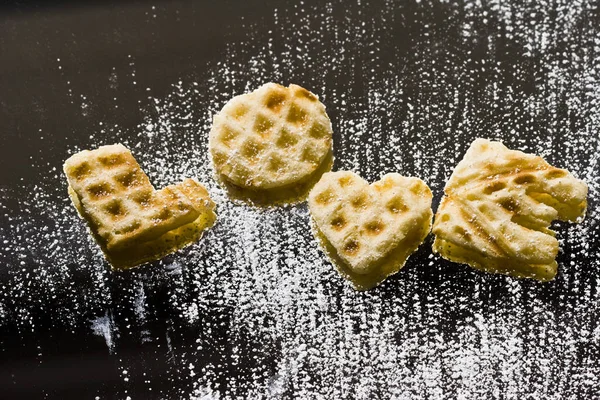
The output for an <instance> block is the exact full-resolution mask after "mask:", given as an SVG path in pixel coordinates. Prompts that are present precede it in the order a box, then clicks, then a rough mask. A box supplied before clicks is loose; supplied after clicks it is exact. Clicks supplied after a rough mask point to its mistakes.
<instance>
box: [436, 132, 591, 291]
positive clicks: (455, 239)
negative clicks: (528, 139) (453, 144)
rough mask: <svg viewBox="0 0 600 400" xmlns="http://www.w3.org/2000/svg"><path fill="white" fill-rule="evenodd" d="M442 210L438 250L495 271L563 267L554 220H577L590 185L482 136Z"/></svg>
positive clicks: (545, 271) (532, 273) (538, 275)
mask: <svg viewBox="0 0 600 400" xmlns="http://www.w3.org/2000/svg"><path fill="white" fill-rule="evenodd" d="M444 192H445V196H444V198H443V199H442V202H441V204H440V207H439V209H438V211H437V213H436V217H435V223H434V226H433V233H434V234H435V235H436V238H435V242H434V245H433V250H434V251H435V252H437V253H440V254H441V255H442V257H444V258H446V259H448V260H451V261H455V262H458V263H464V264H468V265H470V266H472V267H474V268H477V269H481V270H484V271H487V272H493V273H503V274H508V275H513V276H516V277H529V278H535V279H538V280H541V281H548V280H551V279H553V278H554V276H555V275H556V270H557V264H556V261H555V258H556V255H557V253H558V241H557V240H556V239H555V237H554V234H555V233H554V232H553V231H552V230H550V229H549V226H550V223H551V222H552V221H553V220H556V219H559V220H563V221H571V222H576V221H579V220H581V219H582V218H583V216H584V215H585V210H586V206H587V202H586V198H587V185H586V184H585V183H584V182H583V181H581V180H579V179H576V178H574V177H573V175H571V174H570V173H569V172H568V171H566V170H564V169H559V168H554V167H552V166H551V165H549V164H548V163H547V162H546V161H544V160H543V159H542V158H541V157H538V156H535V155H530V154H526V153H523V152H520V151H515V150H509V149H507V148H506V147H505V146H504V145H503V144H502V143H500V142H492V141H489V140H484V139H477V140H475V141H474V142H473V143H472V144H471V147H470V148H469V150H467V153H466V154H465V156H464V158H463V160H462V161H461V162H460V163H459V164H458V165H457V166H456V168H455V169H454V172H453V173H452V176H451V177H450V179H449V181H448V183H447V184H446V187H445V189H444Z"/></svg>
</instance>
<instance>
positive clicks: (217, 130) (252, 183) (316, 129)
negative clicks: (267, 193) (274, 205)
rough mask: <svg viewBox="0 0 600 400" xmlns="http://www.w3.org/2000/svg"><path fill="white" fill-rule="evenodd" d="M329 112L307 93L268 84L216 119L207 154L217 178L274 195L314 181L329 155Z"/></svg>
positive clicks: (229, 105) (239, 99)
mask: <svg viewBox="0 0 600 400" xmlns="http://www.w3.org/2000/svg"><path fill="white" fill-rule="evenodd" d="M331 144H332V129H331V122H330V121H329V117H328V116H327V113H326V112H325V106H324V105H323V104H322V103H321V102H320V101H319V99H318V98H317V96H315V95H314V94H312V93H311V92H309V91H308V90H306V89H304V88H302V87H300V86H297V85H293V84H292V85H290V86H289V87H288V88H286V87H284V86H281V85H278V84H276V83H267V84H265V85H263V86H261V87H260V88H259V89H257V90H255V91H254V92H252V93H247V94H243V95H240V96H236V97H234V98H233V99H231V100H230V101H229V102H228V103H227V104H225V106H224V107H223V109H222V110H221V111H220V112H219V113H218V114H217V115H215V117H214V119H213V125H212V129H211V131H210V137H209V148H210V153H211V156H212V159H213V163H214V166H215V169H216V171H217V173H218V174H220V175H222V176H223V177H224V178H225V179H226V180H228V181H229V182H231V183H233V184H234V185H237V186H240V187H242V188H246V189H260V190H263V189H276V188H282V187H287V186H291V185H295V184H297V183H301V182H303V181H305V180H306V179H307V178H308V177H310V176H311V175H312V174H313V173H314V172H315V171H317V169H318V168H319V166H320V165H321V164H322V163H323V162H324V160H325V159H326V158H327V155H328V154H329V153H330V151H331Z"/></svg>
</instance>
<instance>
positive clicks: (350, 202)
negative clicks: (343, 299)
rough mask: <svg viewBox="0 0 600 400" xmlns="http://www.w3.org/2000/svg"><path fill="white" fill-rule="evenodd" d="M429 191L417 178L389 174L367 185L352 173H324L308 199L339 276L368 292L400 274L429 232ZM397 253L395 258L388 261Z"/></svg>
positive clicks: (430, 212)
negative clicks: (340, 263)
mask: <svg viewBox="0 0 600 400" xmlns="http://www.w3.org/2000/svg"><path fill="white" fill-rule="evenodd" d="M431 199H432V195H431V191H430V190H429V188H428V187H427V185H426V184H425V183H424V182H423V181H421V180H420V179H418V178H406V177H403V176H401V175H399V174H395V173H393V174H387V175H385V176H384V177H383V178H382V179H381V180H380V181H378V182H375V183H373V184H371V185H369V184H368V183H367V182H366V181H365V180H363V179H362V178H361V177H359V176H358V175H356V174H354V173H352V172H348V171H338V172H330V173H326V174H324V175H323V177H322V178H321V180H320V181H319V183H317V184H316V185H315V187H314V188H313V189H312V190H311V192H310V194H309V199H308V205H309V208H310V212H311V215H312V217H313V220H314V221H315V223H316V226H317V228H318V231H317V234H318V235H320V234H322V236H323V238H324V239H326V242H325V243H323V244H324V245H325V246H326V248H327V247H329V250H334V251H330V255H332V258H333V259H334V261H336V260H340V261H341V262H342V265H339V263H337V262H336V266H338V268H340V270H341V272H342V273H343V274H344V275H345V276H346V277H348V278H350V279H351V281H352V282H353V283H354V285H355V287H357V288H358V289H368V288H370V287H372V286H374V285H376V284H377V283H379V282H381V281H382V280H383V279H385V277H387V276H388V275H390V274H393V273H395V272H397V271H398V270H399V269H400V268H402V266H403V265H404V263H405V262H406V259H407V258H408V256H409V255H410V254H411V253H412V252H414V251H415V250H416V249H417V247H418V246H419V245H420V244H421V242H422V241H423V240H424V239H425V237H427V234H428V233H429V231H430V229H431V219H432V216H433V213H432V211H431ZM391 255H393V257H391V258H390V257H389V256H391Z"/></svg>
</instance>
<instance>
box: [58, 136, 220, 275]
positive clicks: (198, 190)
mask: <svg viewBox="0 0 600 400" xmlns="http://www.w3.org/2000/svg"><path fill="white" fill-rule="evenodd" d="M64 171H65V174H66V176H67V180H68V181H69V195H70V196H71V199H72V200H73V204H74V205H75V207H76V208H77V211H78V212H79V214H80V215H81V216H82V218H84V219H85V220H86V221H87V222H88V225H89V227H90V229H91V231H92V233H93V235H94V237H95V239H96V241H97V242H98V243H99V244H100V247H101V248H102V250H103V251H104V253H105V255H106V257H107V259H108V260H109V261H110V262H111V264H112V265H113V266H114V267H116V268H128V267H132V266H135V265H138V264H141V263H143V262H147V261H152V260H155V259H158V258H160V257H162V256H164V255H165V254H168V253H170V252H172V251H175V250H177V249H179V248H181V247H183V246H185V245H187V244H189V243H191V242H193V241H194V240H197V239H198V238H199V237H200V236H201V234H202V231H203V230H204V229H206V228H208V227H210V226H211V225H212V224H213V223H214V220H215V215H214V212H213V209H214V203H213V202H212V200H211V199H210V197H209V196H208V192H207V191H206V189H205V188H204V187H203V186H202V185H200V184H199V183H198V182H196V181H194V180H193V179H186V180H185V181H184V182H182V183H178V184H176V185H171V186H167V187H166V188H164V189H161V190H155V189H154V188H153V187H152V185H151V184H150V181H149V180H148V176H146V174H145V173H144V171H142V169H141V168H140V166H139V164H138V163H137V161H136V160H135V158H133V156H132V155H131V152H129V150H127V148H125V147H124V146H122V145H111V146H102V147H100V148H98V149H96V150H93V151H88V150H85V151H82V152H80V153H77V154H75V155H73V156H71V157H70V158H69V159H68V160H67V161H66V162H65V164H64Z"/></svg>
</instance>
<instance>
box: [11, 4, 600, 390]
mask: <svg viewBox="0 0 600 400" xmlns="http://www.w3.org/2000/svg"><path fill="white" fill-rule="evenodd" d="M451 3H453V2H440V5H439V9H437V10H435V12H438V13H445V14H447V20H446V22H445V24H443V25H442V24H441V23H440V22H439V20H436V19H429V18H428V13H430V12H431V10H430V8H432V7H433V6H431V5H425V4H417V5H410V6H409V5H403V6H401V5H398V4H396V3H395V2H392V1H390V2H388V3H386V4H384V6H383V7H382V12H381V14H380V15H379V16H377V17H376V18H373V17H365V15H366V14H365V13H361V12H360V10H361V8H362V7H368V6H369V5H360V4H359V6H357V7H352V8H348V9H346V8H345V7H344V5H343V4H341V3H337V2H332V3H327V5H326V6H325V7H323V8H322V9H321V10H319V11H317V12H316V14H315V11H314V10H312V9H311V7H308V6H304V5H303V3H302V2H300V3H299V4H298V5H296V6H290V7H289V8H288V9H285V10H284V9H275V10H274V12H273V15H268V16H265V19H266V20H268V22H269V23H268V24H269V25H272V26H273V28H272V30H269V31H266V32H264V33H261V32H263V31H264V30H261V29H258V28H257V27H254V26H248V25H245V23H244V22H243V20H242V21H240V23H241V29H243V30H244V32H247V35H246V38H244V39H243V40H238V41H232V42H231V43H230V44H229V45H228V47H227V48H226V49H224V50H223V55H222V59H221V60H220V61H218V62H216V63H214V64H211V65H209V66H208V67H207V71H206V76H204V77H203V78H204V80H202V81H200V80H198V81H196V80H193V79H191V78H182V79H181V81H179V82H174V83H173V91H172V93H171V94H169V95H168V96H166V97H165V98H153V97H149V98H148V101H147V104H145V105H144V107H145V110H146V114H145V118H144V120H143V121H141V122H140V124H139V125H138V126H137V127H135V128H124V127H119V126H113V125H112V124H105V126H103V129H102V132H101V133H100V134H97V135H95V136H93V137H90V141H89V143H88V144H87V147H89V148H92V147H95V146H98V145H101V144H106V143H110V142H114V141H121V142H123V143H124V144H125V145H127V146H128V147H129V148H130V149H132V151H133V153H134V155H135V157H136V158H137V159H138V161H139V162H140V163H141V165H142V167H143V168H144V170H145V171H146V172H147V173H148V175H149V176H150V179H151V181H152V182H153V183H154V184H155V186H156V187H163V186H165V185H167V184H170V183H173V182H176V181H179V180H181V179H183V178H184V177H190V176H191V177H196V178H197V179H198V180H199V181H201V182H202V183H204V184H205V185H206V186H207V188H208V189H209V192H210V195H211V197H212V198H213V199H214V200H215V202H216V204H217V213H218V217H219V219H218V223H217V225H216V226H215V227H214V228H213V229H211V230H210V231H209V232H207V233H206V235H205V237H204V238H203V239H202V240H201V241H200V242H199V243H197V244H194V245H193V246H191V247H189V248H187V249H185V250H183V251H181V252H179V253H177V254H175V255H172V256H168V257H166V258H165V259H164V260H162V261H160V262H157V263H155V264H154V265H152V266H149V267H146V268H143V269H141V270H140V271H137V272H133V273H128V274H116V273H113V272H110V271H109V269H108V268H107V264H106V262H105V261H104V260H103V257H102V254H101V252H100V250H99V249H98V248H97V246H96V245H95V244H94V243H93V240H92V239H91V238H90V237H89V236H88V234H87V233H86V230H85V227H84V225H83V223H82V222H81V221H80V220H79V218H78V217H77V214H76V212H75V210H74V209H73V207H71V205H70V203H69V200H68V198H67V197H66V193H65V184H64V178H63V177H62V175H61V172H60V166H59V165H48V166H47V170H48V171H50V172H49V173H48V174H47V175H45V176H43V177H41V178H43V179H40V181H39V182H38V183H27V182H24V183H23V184H24V185H26V186H28V187H29V188H30V190H31V193H32V197H31V198H30V199H24V200H23V201H22V202H20V205H19V206H11V202H13V203H14V194H13V193H12V192H11V189H2V191H1V192H0V199H2V204H1V205H0V207H1V209H0V220H1V221H2V223H1V224H0V237H2V244H1V246H2V250H1V251H0V261H1V262H2V263H3V264H5V265H6V266H7V267H6V268H5V270H4V271H2V274H7V276H8V278H7V279H3V280H2V287H0V289H1V292H2V293H0V324H15V326H14V330H15V331H16V332H17V333H18V334H20V335H24V336H27V335H30V334H32V333H33V334H34V333H35V332H36V329H38V328H37V326H36V313H40V312H44V310H45V309H46V310H52V315H55V316H56V317H55V318H56V319H57V320H56V321H53V323H54V324H55V326H62V327H65V328H66V329H71V330H73V331H74V332H75V331H79V330H84V331H87V332H92V333H93V334H94V335H96V337H97V338H98V340H101V341H103V342H105V344H106V351H107V352H110V353H111V354H112V355H114V356H115V357H117V359H118V360H119V365H120V367H119V368H121V371H123V370H125V371H131V370H135V367H133V366H130V365H128V362H129V361H128V359H127V358H126V357H124V358H121V356H120V354H121V353H123V352H124V351H125V348H126V345H127V343H131V341H134V342H135V343H138V344H140V345H142V344H143V345H145V346H153V345H155V346H159V347H160V346H163V347H167V348H168V353H169V355H170V356H169V358H167V359H166V361H165V369H166V370H168V371H167V373H170V374H173V375H177V376H178V379H183V381H184V382H186V386H184V388H180V389H175V388H174V390H177V391H176V392H174V393H173V392H166V393H163V396H164V397H169V398H182V397H185V398H191V399H196V400H197V399H202V400H208V399H230V398H240V397H241V396H243V397H244V398H253V399H254V398H256V399H260V398H299V399H300V398H301V399H304V398H323V399H332V398H357V399H372V398H427V399H446V398H464V399H470V398H492V397H493V398H497V397H502V398H507V399H521V398H525V397H531V398H547V399H568V398H573V399H575V398H582V397H583V398H589V397H590V396H596V395H597V394H598V388H600V364H599V359H598V354H599V353H598V351H599V349H600V322H599V319H598V318H597V315H599V313H600V294H599V291H598V287H599V286H598V279H599V277H600V272H599V271H598V267H599V266H600V246H599V243H600V229H599V224H600V214H599V211H598V205H599V198H600V165H599V159H600V156H599V154H600V139H599V136H600V135H599V134H598V132H600V108H599V107H600V81H599V79H600V78H599V77H600V39H598V38H599V37H600V35H599V32H598V26H599V24H595V23H594V21H595V22H597V20H598V19H597V18H596V20H594V18H592V17H591V16H590V14H591V11H590V9H591V3H588V2H583V1H578V2H572V1H567V0H564V1H557V2H552V4H553V5H554V6H553V8H552V7H549V2H540V4H539V5H535V6H534V5H530V6H528V7H526V8H517V7H515V6H511V5H509V4H508V3H507V2H501V1H489V2H485V3H486V5H485V6H484V5H482V3H483V2H479V1H468V2H465V3H464V5H462V6H459V5H452V4H451ZM551 9H553V10H555V11H554V12H555V13H556V15H555V14H551V12H550V11H549V10H551ZM517 10H518V11H517ZM540 13H541V14H542V17H541V18H540V17H539V14H540ZM536 15H537V16H536ZM540 20H541V21H542V22H539V21H540ZM290 24H293V27H294V28H295V29H294V35H284V34H283V33H284V32H289V25H290ZM448 30H451V31H452V34H451V35H450V34H447V32H448ZM456 32H458V33H459V34H458V35H455V33H456ZM581 43H584V44H585V45H584V46H581ZM577 49H582V50H577ZM390 52H391V53H396V54H398V58H397V59H393V58H392V59H390V57H389V53H390ZM131 67H132V70H135V63H134V62H133V61H132V64H131ZM131 79H134V73H133V75H132V77H131ZM113 80H115V81H116V75H115V77H112V75H111V82H112V81H113ZM268 81H275V82H281V83H284V84H287V83H297V84H300V85H303V86H305V87H307V88H308V89H310V90H311V91H313V92H315V93H317V94H319V95H320V98H321V100H322V101H323V102H324V103H325V105H326V106H327V109H328V113H329V114H330V116H331V118H332V121H333V126H334V132H335V136H334V153H335V157H336V161H335V166H334V168H335V169H350V170H353V171H355V172H357V173H359V174H361V175H362V176H363V177H364V178H366V179H368V180H370V181H373V180H376V179H378V178H379V177H380V176H381V175H383V174H385V173H387V172H391V171H397V172H400V173H402V174H403V175H408V176H418V177H420V178H422V179H424V180H425V181H426V182H427V183H428V184H429V185H430V187H431V189H432V191H433V192H434V194H435V201H434V206H435V207H437V202H439V199H440V197H441V192H442V189H443V185H444V183H445V181H446V179H447V178H448V177H449V175H450V173H451V171H452V168H453V166H454V165H455V164H456V163H457V162H458V161H459V160H460V158H461V157H462V155H463V154H464V152H465V150H466V148H467V147H468V145H469V144H470V143H471V141H472V140H473V139H474V138H476V137H488V138H491V139H499V140H502V141H503V142H504V143H505V144H506V145H507V146H508V147H509V148H515V149H520V150H524V151H529V152H534V153H538V154H541V155H543V156H544V157H545V158H546V159H547V160H548V161H549V162H550V163H551V164H553V165H556V166H558V167H563V168H567V169H569V170H570V171H571V172H573V173H574V174H575V175H576V176H577V177H579V178H581V179H584V180H585V181H586V182H587V183H588V184H589V188H590V192H589V209H588V216H587V218H586V220H585V221H584V222H583V223H582V224H580V225H569V226H567V225H564V224H561V225H560V226H559V227H558V228H557V230H558V232H559V233H558V235H559V239H560V241H561V247H562V252H561V254H560V255H559V269H560V272H559V276H558V277H557V279H556V280H555V281H553V282H551V283H548V284H539V283H535V282H531V281H525V280H515V279H511V278H507V277H503V276H494V275H487V274H482V273H478V272H475V271H472V270H470V269H468V268H466V267H462V266H457V265H454V264H451V263H448V262H446V261H444V260H441V259H439V258H438V257H435V256H433V255H432V254H431V238H429V239H428V240H427V241H426V243H425V244H424V245H422V246H421V248H420V249H419V251H418V252H417V253H416V254H415V255H413V256H412V257H411V258H409V260H408V262H407V266H406V267H405V268H404V269H403V270H402V271H401V272H400V273H399V274H397V275H396V276H394V277H393V278H391V279H389V280H388V281H386V282H385V283H384V284H383V285H381V286H380V287H378V288H377V289H375V290H372V291H369V292H366V293H358V292H355V291H354V290H353V289H352V288H351V287H350V285H349V284H347V283H346V282H344V281H343V280H342V278H340V277H339V276H338V274H337V273H336V272H335V270H334V268H333V267H332V266H331V264H330V263H329V262H328V261H327V260H326V258H325V256H324V255H323V253H322V252H321V250H320V249H319V248H318V245H317V242H316V240H315V239H314V238H313V236H312V234H311V232H310V228H309V213H308V210H307V207H306V204H299V205H294V206H287V207H280V208H266V209H265V208H254V207H251V206H249V205H247V204H242V203H239V202H232V201H230V199H228V197H227V195H226V193H225V192H224V190H223V189H221V188H220V187H219V186H218V185H217V184H216V183H215V181H214V180H213V176H212V171H211V168H210V163H209V159H208V155H207V135H208V131H209V129H210V119H211V116H212V115H213V114H214V113H215V112H216V111H217V110H219V109H220V107H222V106H223V105H224V104H225V102H226V101H227V100H228V99H229V98H231V97H232V96H234V95H237V94H240V93H243V92H247V91H249V90H253V89H255V88H257V87H258V86H260V85H261V84H263V83H265V82H268ZM86 107H87V102H86V100H85V99H84V98H82V110H85V108H86ZM78 150H80V149H79V148H73V149H72V151H73V152H75V151H78ZM39 160H42V161H39V162H40V163H43V160H44V157H43V154H40V157H39ZM5 201H6V202H5ZM157 302H161V307H166V308H167V309H168V310H169V312H168V313H166V314H160V313H159V312H157V311H156V310H157V307H156V303H157ZM7 316H8V317H7ZM165 321H166V322H165ZM132 326H133V328H132ZM11 329H12V328H11ZM131 332H134V334H131ZM181 332H184V333H185V334H184V333H181ZM121 375H122V376H123V380H124V382H128V383H131V382H130V381H129V380H130V379H133V378H132V377H131V376H132V375H131V373H130V374H127V373H126V374H123V373H121ZM181 376H183V378H181ZM145 379H147V382H148V386H149V387H151V386H152V378H151V377H148V378H145ZM125 380H126V381H125ZM125 387H127V386H126V385H125ZM186 387H187V390H185V388H186ZM125 393H127V391H126V390H125ZM154 394H155V395H157V396H158V395H159V394H157V393H154Z"/></svg>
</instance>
